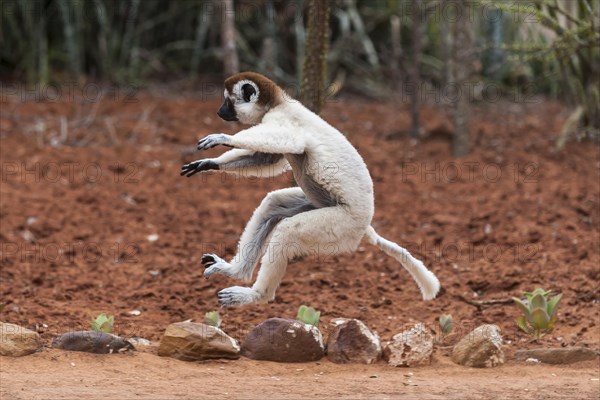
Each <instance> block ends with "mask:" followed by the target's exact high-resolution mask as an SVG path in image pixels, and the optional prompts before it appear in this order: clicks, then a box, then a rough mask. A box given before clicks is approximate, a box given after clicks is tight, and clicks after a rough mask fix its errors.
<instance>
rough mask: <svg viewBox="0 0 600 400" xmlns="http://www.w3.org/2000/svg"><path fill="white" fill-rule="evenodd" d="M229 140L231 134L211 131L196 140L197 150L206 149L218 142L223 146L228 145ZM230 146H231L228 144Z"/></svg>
mask: <svg viewBox="0 0 600 400" xmlns="http://www.w3.org/2000/svg"><path fill="white" fill-rule="evenodd" d="M230 141H231V136H229V135H226V134H224V133H213V134H212V135H208V136H207V137H205V138H204V139H200V140H199V141H198V150H207V149H211V148H213V147H215V146H218V145H220V144H222V145H224V146H228V143H229V142H230ZM229 147H231V146H229Z"/></svg>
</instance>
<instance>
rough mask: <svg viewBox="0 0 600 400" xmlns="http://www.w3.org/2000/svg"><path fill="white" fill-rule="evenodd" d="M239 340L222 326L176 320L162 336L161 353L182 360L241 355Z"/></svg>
mask: <svg viewBox="0 0 600 400" xmlns="http://www.w3.org/2000/svg"><path fill="white" fill-rule="evenodd" d="M239 352H240V346H239V345H238V343H237V341H236V340H235V339H233V338H232V337H231V336H229V335H227V334H226V333H225V332H223V331H222V330H221V329H219V328H217V327H214V326H210V325H206V324H200V323H196V322H189V321H186V322H176V323H174V324H171V325H169V326H168V327H167V330H166V331H165V334H164V335H163V337H162V338H161V339H160V345H159V347H158V355H159V356H165V357H172V358H176V359H178V360H182V361H201V360H212V359H218V358H228V359H237V358H239V357H240V356H239Z"/></svg>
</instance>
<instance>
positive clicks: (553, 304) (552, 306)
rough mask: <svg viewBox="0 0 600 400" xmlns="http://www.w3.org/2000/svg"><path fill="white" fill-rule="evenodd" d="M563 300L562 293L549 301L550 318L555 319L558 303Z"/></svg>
mask: <svg viewBox="0 0 600 400" xmlns="http://www.w3.org/2000/svg"><path fill="white" fill-rule="evenodd" d="M561 298H562V293H561V294H558V295H556V296H554V297H553V298H551V299H550V300H549V301H548V308H547V310H548V315H549V316H550V318H553V317H554V315H555V314H556V312H557V311H558V302H559V301H560V299H561Z"/></svg>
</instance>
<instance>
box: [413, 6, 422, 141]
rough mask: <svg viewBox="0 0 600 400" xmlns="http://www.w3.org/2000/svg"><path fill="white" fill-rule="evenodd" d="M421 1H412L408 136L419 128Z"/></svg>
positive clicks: (417, 133)
mask: <svg viewBox="0 0 600 400" xmlns="http://www.w3.org/2000/svg"><path fill="white" fill-rule="evenodd" d="M420 8H421V3H420V2H419V1H413V2H412V38H411V39H412V68H411V71H410V83H411V86H412V90H411V117H412V124H411V128H410V136H411V137H413V138H418V137H419V130H420V129H421V121H420V108H421V75H420V73H421V66H420V63H421V51H422V50H423V49H422V47H423V46H422V41H421V25H422V24H421V14H420V12H419V11H420Z"/></svg>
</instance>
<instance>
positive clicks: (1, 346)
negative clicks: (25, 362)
mask: <svg viewBox="0 0 600 400" xmlns="http://www.w3.org/2000/svg"><path fill="white" fill-rule="evenodd" d="M40 347H41V344H40V335H39V334H38V333H37V332H34V331H32V330H29V329H27V328H23V327H22V326H19V325H15V324H9V323H7V322H0V355H3V356H11V357H21V356H26V355H28V354H31V353H35V352H36V351H37V350H38V349H39V348H40Z"/></svg>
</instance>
